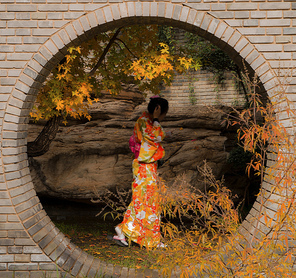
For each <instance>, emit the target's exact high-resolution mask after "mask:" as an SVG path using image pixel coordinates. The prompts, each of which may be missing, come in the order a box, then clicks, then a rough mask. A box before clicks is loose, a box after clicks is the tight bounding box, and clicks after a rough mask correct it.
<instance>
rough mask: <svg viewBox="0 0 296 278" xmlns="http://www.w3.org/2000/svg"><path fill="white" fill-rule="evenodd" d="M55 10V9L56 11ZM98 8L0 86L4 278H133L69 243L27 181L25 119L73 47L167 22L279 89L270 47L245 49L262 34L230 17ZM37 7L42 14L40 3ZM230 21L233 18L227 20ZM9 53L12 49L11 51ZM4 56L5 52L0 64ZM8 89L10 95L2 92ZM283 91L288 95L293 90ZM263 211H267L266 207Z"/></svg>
mask: <svg viewBox="0 0 296 278" xmlns="http://www.w3.org/2000/svg"><path fill="white" fill-rule="evenodd" d="M253 4H254V3H249V6H248V7H249V9H251V10H252V9H254V5H253ZM62 5H63V4H61V6H59V5H58V6H59V7H63V6H62ZM77 5H78V4H77ZM217 5H218V4H217ZM231 5H233V6H232V9H235V10H238V9H239V7H238V5H240V3H232V4H231ZM231 5H230V7H231ZM256 5H257V4H256ZM101 6H102V7H99V8H97V9H94V10H91V11H89V12H87V13H86V14H84V15H82V16H79V17H78V18H77V19H75V20H72V21H71V22H69V23H67V24H65V25H63V26H62V27H61V28H58V30H57V31H55V32H54V33H53V34H51V35H50V36H48V38H47V39H46V41H45V42H44V43H42V44H37V43H36V46H38V49H37V47H36V50H35V51H33V54H32V55H31V56H30V55H27V56H26V55H24V56H22V55H19V56H16V57H19V58H15V59H19V60H20V62H23V63H22V66H21V73H20V74H19V75H18V76H17V77H15V78H14V83H12V82H13V81H12V78H9V76H7V77H6V79H3V78H2V82H3V81H4V82H6V83H7V84H5V86H4V87H6V88H7V92H6V93H5V92H4V93H3V89H2V95H1V96H2V101H3V102H1V104H2V106H3V107H4V109H3V113H2V114H1V117H2V130H1V144H2V149H1V162H2V168H1V170H2V173H1V174H2V180H1V184H0V185H1V187H0V190H1V191H0V201H1V206H2V207H1V210H2V212H1V214H0V221H1V222H0V228H1V231H0V232H3V235H4V236H2V238H0V242H2V243H3V244H1V247H0V254H1V258H0V270H2V271H5V272H7V273H10V271H26V272H27V271H28V272H29V273H30V275H31V277H37V276H34V275H38V274H42V272H43V271H44V270H49V271H55V269H56V266H58V268H59V269H60V270H61V271H64V272H67V273H69V274H71V275H73V276H76V275H88V276H89V277H93V276H94V275H95V274H96V273H98V274H100V273H106V274H107V275H114V274H115V273H119V274H120V275H121V276H123V277H126V276H129V277H133V275H134V270H128V269H126V268H118V267H114V266H113V265H107V264H106V263H105V262H103V261H100V260H99V259H95V258H93V257H92V256H90V255H88V254H86V253H84V252H83V251H81V250H80V249H79V248H78V247H77V246H75V245H73V244H71V243H70V242H69V240H68V239H67V238H66V237H65V236H64V235H63V234H62V233H61V232H60V231H59V230H58V229H57V228H56V227H55V226H54V224H53V223H52V222H51V220H50V219H49V217H48V216H47V215H46V212H45V211H44V210H43V209H42V205H41V204H40V202H39V200H38V197H37V196H36V192H35V190H34V187H33V184H32V181H31V176H30V172H29V168H28V161H27V155H26V137H27V135H26V130H27V126H26V122H27V118H28V114H29V112H30V110H31V107H32V104H33V102H34V99H35V97H36V94H37V92H38V89H39V88H40V86H41V84H42V82H43V81H44V80H45V78H46V77H47V76H48V74H49V73H50V71H51V69H52V68H53V67H54V66H55V65H56V64H57V63H58V61H59V60H61V59H62V58H63V57H64V54H65V53H66V49H67V47H68V46H70V45H71V44H75V45H79V44H80V43H81V42H82V41H84V40H87V39H88V38H90V37H92V36H93V35H94V34H95V33H96V32H101V31H105V30H110V29H112V28H115V27H119V26H122V25H128V24H137V23H146V24H148V23H157V24H168V25H172V26H178V27H180V28H184V29H186V30H188V31H191V32H195V33H197V34H199V35H202V36H204V37H205V38H207V39H208V40H210V41H212V42H213V43H215V44H216V45H218V46H220V47H221V48H224V49H225V51H227V52H228V53H229V54H230V55H231V56H232V57H233V59H235V60H236V61H238V62H240V61H242V60H244V61H245V62H246V63H247V64H248V65H249V66H250V68H252V69H253V70H254V71H256V73H257V74H258V76H259V78H260V80H261V82H262V84H263V86H264V88H265V90H266V92H267V94H268V95H269V96H272V94H273V91H274V89H275V88H276V86H277V84H278V78H279V77H280V76H277V75H276V74H275V69H276V67H275V66H272V65H277V64H276V63H275V62H276V61H278V59H277V58H275V60H272V61H269V60H268V59H267V58H268V57H270V56H269V55H268V54H270V51H269V50H268V49H269V46H264V47H262V46H261V47H258V44H254V43H252V41H258V40H260V39H261V38H263V39H264V40H265V41H268V40H269V39H268V38H267V37H268V36H267V37H266V36H265V35H264V36H263V35H258V36H257V37H256V38H254V36H253V35H249V36H248V35H246V34H248V32H251V31H250V28H253V27H248V28H245V29H246V30H249V31H246V30H245V29H244V28H237V27H235V26H234V25H235V24H238V23H234V22H233V21H231V20H224V19H223V17H225V16H226V15H225V14H224V15H223V12H226V13H228V12H229V11H224V10H223V11H220V12H213V11H210V10H209V11H206V10H207V9H208V8H207V7H208V4H207V3H201V4H187V5H181V4H173V3H169V2H166V3H165V2H126V3H120V4H104V5H103V4H102V5H101ZM23 7H24V5H23ZM95 7H97V6H95ZM33 8H34V7H32V5H31V6H30V7H28V9H33ZM42 8H43V9H46V5H44V6H42ZM230 11H231V8H230ZM244 11H245V10H244ZM241 12H242V11H241ZM221 13H222V14H221ZM53 14H54V13H53ZM47 16H49V15H47ZM52 16H53V15H52ZM219 17H220V18H219ZM295 17H296V15H295ZM232 20H238V19H235V18H233V19H232ZM229 22H230V23H231V24H230V23H229ZM266 24H267V23H266ZM7 30H9V29H7ZM7 32H8V31H7ZM252 32H253V31H252ZM258 32H259V31H258ZM283 32H292V31H287V30H286V31H284V28H283ZM293 32H294V31H293ZM295 33H296V31H295ZM264 45H266V44H264ZM280 46H281V48H282V49H283V48H284V47H285V45H280ZM16 47H17V44H15V48H14V49H16ZM7 49H9V48H8V47H7ZM276 49H277V47H276ZM291 49H292V48H291ZM290 51H292V50H290ZM278 53H281V52H280V51H279V52H278ZM25 54H26V53H25ZM283 54H285V53H283ZM286 54H287V53H286ZM278 55H279V54H278ZM7 57H8V54H7V55H6V59H7ZM23 57H26V58H23ZM291 57H292V56H291ZM6 62H7V63H6V65H5V64H4V63H3V64H2V68H4V67H5V66H9V65H10V63H9V61H6ZM271 62H272V63H271ZM8 88H10V89H11V90H10V91H9V90H8ZM289 89H290V90H293V86H291V87H289ZM292 96H294V94H293V95H292ZM285 125H286V126H292V123H291V122H290V121H289V119H288V121H287V122H286V123H285ZM266 184H267V183H266ZM256 206H257V203H255V204H254V207H253V209H252V210H251V212H250V215H249V217H247V219H246V220H245V221H244V222H243V224H242V225H241V231H243V232H244V233H245V234H246V237H249V236H252V235H253V233H254V228H253V227H255V226H256V225H255V224H254V221H256V217H255V218H254V216H256V214H257V213H258V211H257V209H256ZM265 209H266V210H272V208H269V207H266V208H265ZM260 230H261V232H263V233H264V232H265V231H266V227H265V226H264V225H263V224H260ZM155 275H157V274H155Z"/></svg>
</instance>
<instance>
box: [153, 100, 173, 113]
mask: <svg viewBox="0 0 296 278" xmlns="http://www.w3.org/2000/svg"><path fill="white" fill-rule="evenodd" d="M157 105H159V106H160V110H161V114H164V113H167V112H168V110H169V103H168V101H167V100H166V99H164V98H162V97H152V98H150V102H149V104H148V112H149V113H150V114H153V112H154V110H155V108H156V107H157Z"/></svg>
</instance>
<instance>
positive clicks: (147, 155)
mask: <svg viewBox="0 0 296 278" xmlns="http://www.w3.org/2000/svg"><path fill="white" fill-rule="evenodd" d="M138 124H139V127H140V131H141V135H142V142H141V149H140V154H139V157H138V160H139V161H141V162H145V163H150V162H154V161H156V160H158V159H161V158H162V157H163V156H164V150H163V148H162V146H161V142H162V141H163V139H164V137H165V132H164V130H163V128H162V127H161V125H160V124H159V123H158V122H154V123H152V122H151V121H150V120H148V121H147V120H145V119H141V120H140V121H139V123H138Z"/></svg>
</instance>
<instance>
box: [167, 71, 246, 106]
mask: <svg viewBox="0 0 296 278" xmlns="http://www.w3.org/2000/svg"><path fill="white" fill-rule="evenodd" d="M162 95H163V96H164V97H165V98H166V99H167V100H168V101H169V103H170V106H171V107H178V108H179V107H182V106H186V105H216V104H224V105H235V106H236V105H239V106H243V105H244V104H245V97H244V94H243V92H242V91H240V90H238V89H237V88H236V86H235V80H234V79H233V76H232V74H231V73H229V72H228V73H225V81H224V82H223V84H222V85H221V84H217V82H216V81H215V76H214V74H213V73H211V72H208V71H202V70H199V71H197V72H194V73H192V74H191V75H190V76H188V75H185V74H183V75H177V76H176V77H175V79H174V81H173V83H172V85H171V86H170V87H167V88H165V89H164V90H162Z"/></svg>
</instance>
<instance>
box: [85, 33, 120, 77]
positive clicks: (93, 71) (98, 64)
mask: <svg viewBox="0 0 296 278" xmlns="http://www.w3.org/2000/svg"><path fill="white" fill-rule="evenodd" d="M121 29H122V27H120V28H118V29H117V30H116V32H115V33H114V35H113V37H112V38H111V39H110V41H109V43H108V44H107V46H106V47H105V49H104V51H103V53H102V55H101V57H100V59H99V61H98V62H97V63H96V64H95V66H94V67H93V69H92V70H91V71H90V72H89V76H93V75H94V74H95V72H96V70H97V69H98V68H99V66H100V65H101V64H102V62H103V60H104V59H105V57H106V55H107V53H108V51H109V49H110V48H111V46H112V44H113V43H114V41H115V40H116V37H117V36H118V35H119V33H120V31H121Z"/></svg>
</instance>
